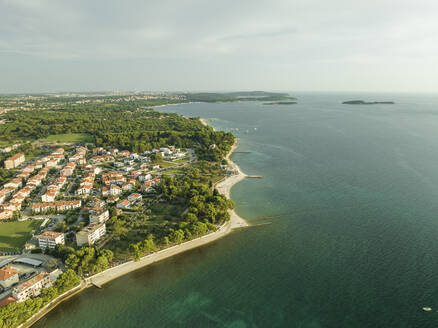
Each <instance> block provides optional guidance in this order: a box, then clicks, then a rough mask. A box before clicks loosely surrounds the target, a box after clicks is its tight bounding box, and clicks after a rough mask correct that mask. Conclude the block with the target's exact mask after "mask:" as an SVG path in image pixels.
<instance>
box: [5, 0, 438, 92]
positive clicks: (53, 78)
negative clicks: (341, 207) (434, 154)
mask: <svg viewBox="0 0 438 328" xmlns="http://www.w3.org/2000/svg"><path fill="white" fill-rule="evenodd" d="M437 12H438V3H436V2H434V1H429V0H420V1H416V2H413V1H407V0H400V1H395V0H382V1H367V2H358V1H346V0H333V1H330V2H327V1H322V0H306V1H294V2H291V1H287V0H278V1H267V0H256V1H254V0H253V1H249V0H243V1H239V2H236V1H230V0H223V1H201V0H191V1H188V0H182V1H178V2H175V1H166V0H165V1H140V0H132V1H114V0H106V1H103V0H100V1H92V2H90V1H82V0H81V1H74V2H71V1H70V2H69V1H49V0H32V1H26V0H0V76H1V78H0V93H44V92H68V91H72V92H94V91H112V90H120V91H121V92H123V91H134V90H140V91H143V90H150V91H159V90H163V91H193V90H199V91H213V90H217V91H227V90H279V91H297V92H299V91H352V92H358V91H365V92H376V91H381V92H433V93H434V92H437V91H438V74H437V73H438V42H437V41H438V36H437V35H438V34H437V33H436V31H437V29H438V21H437V20H436V14H437Z"/></svg>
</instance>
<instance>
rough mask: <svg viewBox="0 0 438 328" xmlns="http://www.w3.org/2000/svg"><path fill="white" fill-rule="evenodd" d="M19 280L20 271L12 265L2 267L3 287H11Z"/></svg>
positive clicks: (0, 270) (0, 281) (1, 280)
mask: <svg viewBox="0 0 438 328" xmlns="http://www.w3.org/2000/svg"><path fill="white" fill-rule="evenodd" d="M17 282H18V271H17V270H16V269H14V268H12V267H3V268H1V269H0V286H2V287H3V288H8V287H11V286H12V285H13V284H15V283H17Z"/></svg>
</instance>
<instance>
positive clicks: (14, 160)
mask: <svg viewBox="0 0 438 328" xmlns="http://www.w3.org/2000/svg"><path fill="white" fill-rule="evenodd" d="M24 160H25V159H24V154H21V153H18V154H15V155H13V156H11V157H9V158H8V159H6V160H5V163H4V164H5V169H14V168H16V167H17V166H19V165H20V164H21V163H23V162H24Z"/></svg>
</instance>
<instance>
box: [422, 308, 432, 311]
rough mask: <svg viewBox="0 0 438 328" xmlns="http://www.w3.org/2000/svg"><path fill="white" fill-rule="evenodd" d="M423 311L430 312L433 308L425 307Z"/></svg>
mask: <svg viewBox="0 0 438 328" xmlns="http://www.w3.org/2000/svg"><path fill="white" fill-rule="evenodd" d="M423 311H426V312H429V311H432V308H431V307H424V308H423Z"/></svg>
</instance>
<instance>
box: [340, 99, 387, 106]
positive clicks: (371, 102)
mask: <svg viewBox="0 0 438 328" xmlns="http://www.w3.org/2000/svg"><path fill="white" fill-rule="evenodd" d="M342 104H345V105H378V104H383V105H394V104H395V103H394V102H393V101H363V100H348V101H344V102H343V103H342Z"/></svg>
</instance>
